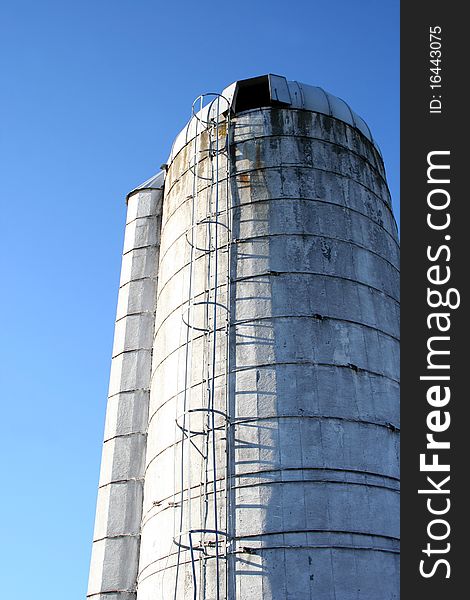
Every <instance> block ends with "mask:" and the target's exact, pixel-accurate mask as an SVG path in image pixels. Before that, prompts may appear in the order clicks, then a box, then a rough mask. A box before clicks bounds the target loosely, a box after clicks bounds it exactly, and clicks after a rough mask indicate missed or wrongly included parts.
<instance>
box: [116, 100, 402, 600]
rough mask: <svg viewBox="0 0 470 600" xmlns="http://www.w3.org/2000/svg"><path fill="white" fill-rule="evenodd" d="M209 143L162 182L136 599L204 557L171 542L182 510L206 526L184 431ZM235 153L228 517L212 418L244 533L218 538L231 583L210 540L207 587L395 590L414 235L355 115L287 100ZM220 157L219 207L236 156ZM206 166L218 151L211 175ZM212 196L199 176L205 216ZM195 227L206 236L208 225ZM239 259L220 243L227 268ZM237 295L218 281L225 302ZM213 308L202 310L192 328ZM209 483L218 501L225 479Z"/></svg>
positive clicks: (167, 591)
mask: <svg viewBox="0 0 470 600" xmlns="http://www.w3.org/2000/svg"><path fill="white" fill-rule="evenodd" d="M201 138H202V139H201V146H202V147H203V148H205V147H207V135H205V134H204V135H203V136H201ZM193 144H194V141H192V142H190V143H189V144H188V145H187V146H186V147H184V148H183V149H182V150H181V152H179V154H178V155H177V156H176V157H175V158H174V160H173V162H172V163H171V164H170V165H169V170H168V173H167V177H166V181H165V198H164V204H163V217H162V236H161V252H160V261H159V263H160V264H159V283H158V292H157V297H158V303H157V311H156V317H155V331H154V342H153V343H154V345H153V355H152V368H151V371H152V381H151V391H150V405H149V424H148V441H147V452H146V467H145V489H144V499H143V513H142V515H143V518H142V528H141V531H142V537H141V550H140V558H139V575H138V593H137V599H138V600H155V599H158V600H167V599H170V598H171V599H172V598H174V590H175V582H176V581H178V593H177V594H176V600H183V599H184V600H186V599H189V598H191V599H192V598H193V586H194V580H193V573H192V562H191V555H190V552H189V551H188V550H187V549H183V550H181V552H178V548H177V546H176V544H175V543H174V539H175V537H176V538H178V535H179V530H180V523H179V519H180V518H181V514H182V515H183V516H182V520H183V527H182V529H183V530H184V529H188V528H193V529H197V528H198V527H200V526H201V524H202V523H203V522H204V519H203V516H202V515H203V512H204V494H203V493H202V489H201V480H202V478H203V473H202V470H203V468H204V465H203V461H202V460H201V455H200V451H201V447H200V446H198V444H200V441H199V440H198V439H197V438H194V445H193V447H192V448H188V449H187V450H183V451H182V447H181V440H182V436H181V430H180V429H179V428H178V426H177V421H178V419H180V418H181V413H182V410H183V398H184V397H186V401H187V402H188V403H189V406H190V407H192V408H197V407H199V406H201V402H202V400H201V398H202V397H203V390H204V385H205V376H204V364H205V362H206V357H205V356H204V347H205V346H204V335H203V334H202V333H201V332H198V331H195V332H194V335H193V339H192V341H191V344H190V346H191V349H190V355H191V360H190V369H189V376H188V380H185V369H184V365H185V363H186V361H187V356H188V354H187V327H186V325H185V324H184V317H185V314H186V312H185V311H186V310H187V302H188V286H189V281H190V262H191V260H190V258H191V254H190V252H191V251H190V246H189V244H188V232H189V231H190V225H191V215H192V208H191V207H192V191H193V189H192V185H193V174H192V172H191V170H190V169H189V164H190V163H189V161H190V158H191V156H192V153H193V148H194V146H193ZM230 160H231V170H232V177H231V181H230V190H231V194H230V203H231V206H232V218H233V227H232V239H233V243H232V244H231V253H232V259H231V262H230V274H231V278H232V284H231V297H230V299H229V304H230V310H231V332H230V356H229V365H230V371H231V375H230V382H229V383H230V406H229V408H230V423H231V426H230V429H229V438H228V446H229V449H230V460H229V464H228V478H229V484H230V490H229V493H228V499H229V506H228V512H229V518H228V519H227V522H226V516H227V511H226V509H227V507H226V502H225V499H226V498H225V476H226V441H225V432H224V430H223V428H222V427H221V428H220V429H218V430H217V433H216V457H217V461H216V466H217V473H218V480H219V483H218V494H217V496H218V520H219V523H220V524H221V526H226V527H227V528H228V531H227V533H228V536H229V540H230V543H229V544H228V547H227V548H225V545H221V546H220V548H221V552H222V553H225V551H226V550H227V552H228V554H227V555H228V561H227V564H225V561H224V573H223V574H222V578H221V582H220V588H219V590H220V593H219V596H217V594H216V591H215V559H214V558H213V555H214V550H213V548H211V549H210V550H208V551H207V554H208V556H207V557H206V559H204V560H199V559H200V557H201V553H197V556H196V560H195V569H196V582H197V587H198V593H202V591H201V590H204V591H205V595H204V596H202V595H201V596H198V597H200V598H202V597H204V598H205V600H216V598H217V597H219V598H220V599H221V600H222V599H223V600H235V599H236V600H248V599H250V600H251V599H254V598H256V599H258V598H259V599H261V598H263V599H269V600H286V599H291V600H312V599H315V600H377V599H378V598H380V600H392V599H398V597H399V592H398V536H399V531H398V525H399V517H398V507H399V502H398V477H399V471H398V428H399V411H398V357H399V355H398V336H399V326H398V243H397V230H396V225H395V221H394V219H393V215H392V212H391V205H390V197H389V192H388V189H387V185H386V181H385V173H384V168H383V164H382V160H381V158H380V156H379V154H378V153H377V151H376V149H375V148H374V146H373V145H372V144H371V143H370V142H369V141H368V140H367V139H366V138H365V137H364V136H363V135H362V134H361V133H360V132H358V131H357V130H355V129H354V128H352V127H350V126H348V125H347V124H345V123H343V122H341V121H338V120H335V119H332V118H330V117H327V116H324V115H319V114H316V113H312V112H307V111H301V110H290V109H260V110H252V111H249V112H246V113H243V114H240V115H238V116H237V117H236V118H235V119H234V122H233V130H232V149H231V159H230ZM219 166H220V178H221V185H220V189H219V192H220V202H221V206H222V207H223V206H224V203H225V202H226V200H227V194H226V189H225V184H224V182H223V177H224V172H225V167H226V165H225V163H224V161H223V160H222V159H221V160H220V165H219ZM209 172H210V161H209V159H208V158H206V159H204V160H203V161H202V163H201V168H200V171H199V175H201V176H203V177H208V176H209ZM208 194H209V187H208V182H207V180H206V179H203V178H202V177H201V178H199V179H198V203H197V205H196V213H197V214H196V219H195V220H196V221H198V220H200V219H201V218H203V217H205V216H206V214H207V203H208ZM196 239H197V240H198V243H199V245H200V246H204V231H203V230H200V229H199V228H198V227H196ZM221 241H222V240H221ZM193 259H194V261H193V265H194V266H193V277H192V287H193V294H194V296H195V299H196V301H202V300H203V298H204V297H205V296H204V294H205V292H206V289H207V288H208V287H209V288H210V289H212V287H213V281H212V283H210V284H209V285H208V282H207V276H206V275H207V268H208V263H207V255H205V254H204V252H202V251H197V252H195V253H194V256H193ZM228 268H229V266H228V264H227V255H226V254H223V253H222V254H221V256H220V263H219V270H220V272H221V273H222V274H225V273H226V272H227V269H228ZM211 286H212V287H211ZM212 293H213V292H212ZM224 294H225V287H224V283H223V282H221V283H220V301H221V303H225V302H227V299H226V298H225V296H224ZM218 317H219V320H218V322H219V323H220V324H221V329H220V333H221V335H220V336H219V340H220V341H219V345H218V347H217V361H216V374H217V380H216V381H217V386H216V391H215V398H214V404H215V407H216V408H218V409H220V410H224V389H225V365H226V359H227V356H226V354H225V344H224V337H223V326H222V323H223V318H224V314H223V310H221V311H220V314H219V315H218ZM199 319H202V315H199V314H198V313H197V312H196V313H195V314H194V321H193V324H197V323H199V324H201V323H202V321H199ZM142 335H144V334H143V333H142ZM144 338H145V341H146V342H148V338H147V337H146V336H145V335H144ZM129 339H131V340H132V343H134V342H135V340H138V339H139V335H137V333H136V334H134V333H132V334H129ZM145 365H146V366H145V368H146V369H147V363H145ZM135 368H136V367H135V366H133V369H134V371H133V372H134V373H135V372H136V371H135ZM127 385H128V384H127V383H126V386H127ZM185 388H186V389H187V390H190V391H189V392H186V394H185V392H184V390H185ZM197 426H198V423H196V425H195V428H197ZM182 463H183V464H182ZM182 466H183V469H181V467H182ZM182 489H183V492H184V493H183V503H182V504H181V497H180V493H181V490H182ZM206 497H207V498H209V500H210V501H212V500H213V493H212V488H211V486H209V487H208V489H207V492H206ZM181 511H182V512H181ZM211 518H212V519H213V517H211ZM210 525H211V521H210V519H209V521H208V522H206V523H205V525H204V526H205V527H206V528H210ZM186 543H187V540H186ZM178 562H179V569H178V568H177V564H178ZM226 567H227V572H228V581H226V580H225V568H226ZM226 585H227V589H228V593H227V594H226V591H225V590H226V588H225V586H226Z"/></svg>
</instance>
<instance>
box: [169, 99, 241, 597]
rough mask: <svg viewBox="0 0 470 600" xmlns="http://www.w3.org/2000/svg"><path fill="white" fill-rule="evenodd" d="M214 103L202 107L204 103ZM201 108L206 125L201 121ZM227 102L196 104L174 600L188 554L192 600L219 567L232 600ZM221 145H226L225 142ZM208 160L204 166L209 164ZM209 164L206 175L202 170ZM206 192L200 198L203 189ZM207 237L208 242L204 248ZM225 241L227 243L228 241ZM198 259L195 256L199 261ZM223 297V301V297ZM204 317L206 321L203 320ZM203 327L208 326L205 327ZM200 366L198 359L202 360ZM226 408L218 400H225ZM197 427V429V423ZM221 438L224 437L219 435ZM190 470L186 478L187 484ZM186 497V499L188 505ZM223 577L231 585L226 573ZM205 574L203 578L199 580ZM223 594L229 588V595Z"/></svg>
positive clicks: (218, 587) (218, 593) (218, 580)
mask: <svg viewBox="0 0 470 600" xmlns="http://www.w3.org/2000/svg"><path fill="white" fill-rule="evenodd" d="M207 98H212V100H211V101H210V103H209V105H208V106H207V107H204V101H205V100H206V99H207ZM221 101H225V102H226V103H227V108H228V112H227V116H226V117H223V116H222V115H221V111H220V107H221ZM203 108H206V111H207V118H206V119H203ZM229 108H230V107H229V103H228V101H227V100H226V99H225V98H224V97H223V96H221V95H220V94H203V95H201V96H199V97H198V98H196V100H195V101H194V102H193V105H192V116H193V119H194V121H193V122H194V123H195V137H194V142H193V152H192V155H191V158H190V159H189V166H188V168H189V171H190V172H191V173H192V193H191V196H190V198H191V226H190V228H189V230H188V231H187V232H186V241H187V243H188V245H189V254H190V258H189V283H188V299H187V303H186V308H185V309H184V311H183V315H182V319H183V322H184V324H185V326H186V349H185V366H184V369H185V373H184V391H183V412H182V413H180V414H179V415H177V417H176V425H177V427H178V429H179V431H180V432H181V440H180V441H181V455H180V458H181V465H180V488H181V490H180V499H179V502H178V503H177V505H176V507H177V510H179V518H178V529H179V531H178V533H177V534H176V535H175V537H174V543H175V544H176V546H177V564H176V577H175V587H174V600H176V599H177V595H178V585H179V571H180V566H181V562H182V555H183V553H184V552H186V553H189V559H190V563H191V572H192V583H193V600H206V598H207V596H206V591H207V577H206V575H207V563H208V561H209V560H213V561H214V562H215V600H228V587H229V577H228V572H227V570H228V561H227V553H228V546H229V543H230V540H229V536H228V527H229V524H228V519H229V503H230V493H229V492H230V487H231V486H230V469H229V465H230V443H229V427H230V417H229V412H230V409H229V395H230V390H229V372H230V368H229V336H230V280H231V277H230V263H231V219H232V212H231V202H230V156H229V132H230V110H229ZM203 132H207V137H208V147H207V148H201V141H202V134H203ZM221 138H224V141H223V143H221ZM222 156H224V157H225V164H226V167H225V173H224V177H222V178H221V177H220V173H219V171H220V165H221V160H220V158H221V157H222ZM203 161H205V163H204V162H203ZM205 164H208V165H209V169H208V171H209V172H208V173H207V174H206V175H205V174H204V173H203V172H202V171H203V167H204V165H205ZM224 179H225V185H226V188H225V206H221V186H220V184H221V182H222V181H223V180H224ZM204 184H205V190H203V191H202V192H201V191H200V186H204ZM204 195H206V196H207V202H206V213H205V215H204V217H203V218H202V219H198V218H197V214H198V208H199V201H200V199H202V198H203V197H204ZM201 232H204V241H202V242H201V241H200V239H199V238H200V237H201V235H200V234H201ZM224 236H225V238H226V239H225V240H224V241H222V238H223V237H224ZM197 253H198V254H199V256H196V254H197ZM222 255H226V261H227V266H226V269H225V271H226V272H225V273H221V267H220V263H221V258H222ZM196 259H197V260H199V261H204V271H205V276H206V278H205V289H204V292H203V294H202V295H201V296H200V297H199V296H198V294H197V292H196V291H195V289H194V288H195V266H196V265H195V262H196ZM223 293H225V300H224V299H223V298H222V301H221V296H222V294H223ZM201 313H202V314H201ZM199 321H202V322H199ZM198 336H199V339H201V337H202V341H203V351H202V361H201V364H202V369H203V373H202V382H203V383H202V386H201V387H202V389H201V395H200V398H199V399H197V400H196V399H195V398H194V396H195V394H194V389H193V385H192V373H193V350H194V346H195V340H197V339H198ZM222 346H223V347H224V352H225V369H224V372H223V374H222V376H223V378H224V379H223V386H224V387H223V389H222V397H223V407H219V408H218V407H217V405H216V379H217V378H220V375H221V374H220V373H218V365H217V357H218V351H219V352H220V348H221V347H222ZM198 359H199V357H198ZM219 403H220V401H219ZM195 421H196V424H194V422H195ZM221 434H222V435H221ZM221 442H225V443H224V446H225V448H224V451H225V468H224V470H225V473H224V478H223V479H224V483H223V485H222V482H220V481H219V474H218V469H217V453H218V450H219V448H218V445H219V444H220V443H221ZM194 453H197V455H198V460H199V461H200V463H201V473H200V480H199V521H200V523H199V526H197V527H194V526H193V523H192V521H193V515H192V502H193V501H194V499H193V498H192V488H193V485H192V478H193V474H192V472H191V463H192V455H194ZM185 471H186V477H185ZM185 491H186V498H185ZM221 492H224V493H225V506H224V507H223V508H224V510H225V524H224V525H223V526H222V524H221V523H220V520H221V519H220V514H219V513H220V505H219V497H218V496H219V495H220V494H221ZM223 570H224V571H225V585H224V586H223V584H222V571H223ZM197 571H199V573H197ZM222 587H224V588H225V593H224V590H223V589H222Z"/></svg>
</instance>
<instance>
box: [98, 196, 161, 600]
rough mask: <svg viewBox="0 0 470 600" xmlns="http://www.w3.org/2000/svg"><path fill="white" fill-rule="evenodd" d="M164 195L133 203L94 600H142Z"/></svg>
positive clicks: (101, 488)
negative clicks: (145, 487) (138, 596)
mask: <svg viewBox="0 0 470 600" xmlns="http://www.w3.org/2000/svg"><path fill="white" fill-rule="evenodd" d="M162 196H163V194H162V190H150V189H147V190H142V191H138V192H136V193H134V194H132V195H131V196H130V197H129V200H128V209H127V223H126V233H125V238H124V250H123V260H122V271H121V283H120V289H119V297H118V306H117V314H116V328H115V336H114V346H113V359H112V365H111V377H110V384H109V398H108V406H107V412H106V424H105V434H104V446H103V455H102V461H101V474H100V483H99V489H98V500H97V509H96V520H95V532H94V536H93V549H92V558H91V568H90V579H89V586H88V596H89V597H92V598H94V599H103V600H104V599H106V600H135V597H136V576H137V565H138V558H139V547H140V524H141V517H142V497H143V476H144V465H145V448H146V434H147V421H148V402H149V392H150V363H151V352H152V341H153V325H154V320H155V306H156V284H157V273H158V253H159V238H160V223H161V204H162Z"/></svg>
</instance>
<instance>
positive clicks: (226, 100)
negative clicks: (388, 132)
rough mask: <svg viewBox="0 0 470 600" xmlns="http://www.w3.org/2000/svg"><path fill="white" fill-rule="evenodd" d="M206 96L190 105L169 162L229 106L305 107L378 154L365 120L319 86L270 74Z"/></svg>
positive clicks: (251, 107)
mask: <svg viewBox="0 0 470 600" xmlns="http://www.w3.org/2000/svg"><path fill="white" fill-rule="evenodd" d="M206 96H207V97H209V98H210V99H211V101H210V102H209V103H208V104H206V106H204V107H203V108H201V109H200V110H198V111H197V106H195V104H194V105H193V116H192V118H191V119H190V120H189V122H188V123H187V125H186V126H185V127H184V128H183V129H182V131H181V132H180V133H179V134H178V135H177V137H176V139H175V141H174V143H173V147H172V149H171V153H170V156H169V158H168V163H171V161H172V160H173V158H174V157H175V156H176V155H177V154H178V152H179V151H180V150H181V148H183V147H184V146H185V145H186V144H187V143H188V142H189V141H190V140H191V139H193V138H194V137H195V136H196V133H197V132H200V131H201V128H203V129H204V128H205V123H207V122H208V121H209V120H210V119H211V118H214V117H215V116H216V115H217V113H218V114H223V113H225V112H227V110H228V109H229V108H230V109H231V110H232V111H233V112H234V113H235V114H236V113H239V112H243V111H244V110H251V109H254V108H262V107H268V106H278V107H282V106H285V107H290V108H296V109H301V110H308V111H312V112H318V113H321V114H323V115H327V116H330V117H333V118H334V119H338V120H339V121H343V122H344V123H347V124H348V125H350V126H351V127H354V128H355V129H357V130H358V131H360V132H361V133H362V134H363V135H364V136H365V137H366V138H367V139H368V140H369V141H370V142H371V143H373V144H374V146H375V147H376V149H377V151H378V152H379V154H381V152H380V148H379V147H378V146H377V144H376V143H375V141H374V139H373V137H372V133H371V131H370V129H369V127H368V125H367V123H366V122H365V121H364V119H362V118H361V117H360V116H359V115H358V114H357V113H356V112H354V111H353V110H352V108H351V107H350V106H349V104H347V103H346V102H345V101H344V100H342V99H341V98H338V97H337V96H334V95H333V94H330V93H329V92H326V91H325V90H324V89H323V88H321V87H318V86H314V85H308V84H306V83H300V82H299V81H288V80H287V79H286V78H285V77H282V76H281V75H271V74H269V75H261V76H260V77H253V78H251V79H243V80H239V81H235V82H233V83H232V84H230V85H229V86H227V87H226V88H225V89H224V90H223V92H222V93H221V94H220V95H219V94H207V95H206Z"/></svg>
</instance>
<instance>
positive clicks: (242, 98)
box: [232, 75, 292, 113]
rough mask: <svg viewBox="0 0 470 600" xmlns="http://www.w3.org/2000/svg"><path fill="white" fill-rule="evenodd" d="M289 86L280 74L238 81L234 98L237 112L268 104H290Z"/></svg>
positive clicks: (234, 107)
mask: <svg viewBox="0 0 470 600" xmlns="http://www.w3.org/2000/svg"><path fill="white" fill-rule="evenodd" d="M291 103H292V102H291V97H290V93H289V86H288V84H287V80H286V78H285V77H281V76H280V75H261V76H260V77H252V78H251V79H243V80H241V81H237V87H236V90H235V94H234V99H233V104H232V106H233V110H234V112H235V113H239V112H242V111H244V110H251V109H253V108H261V107H267V106H289V105H290V104H291Z"/></svg>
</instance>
